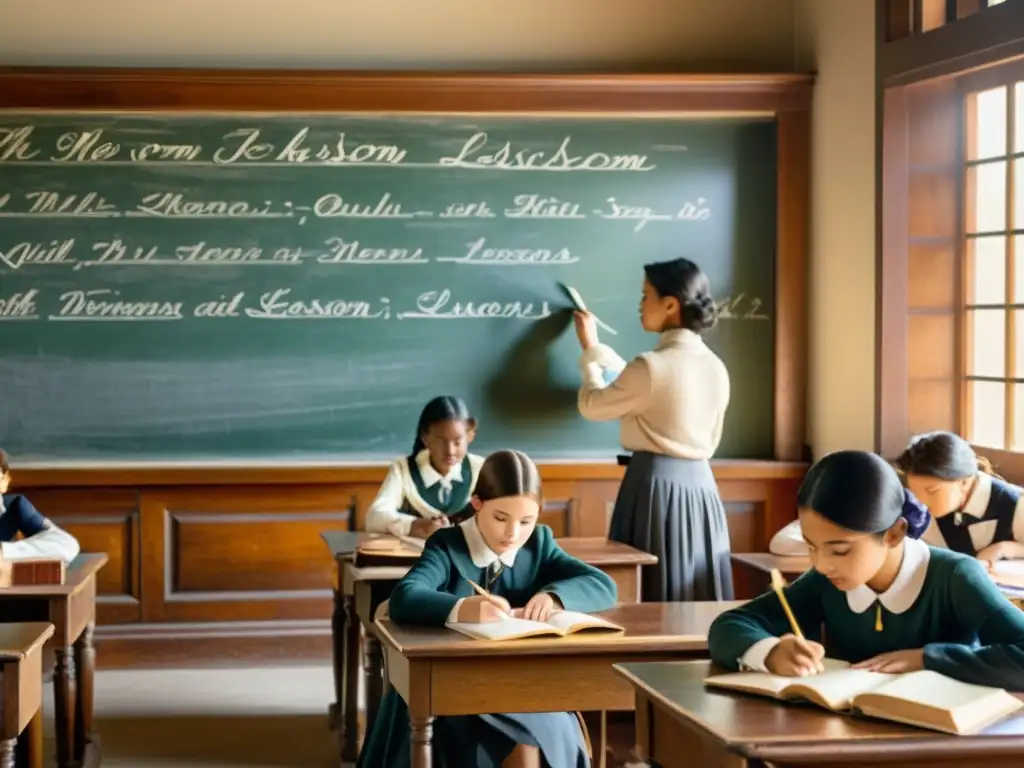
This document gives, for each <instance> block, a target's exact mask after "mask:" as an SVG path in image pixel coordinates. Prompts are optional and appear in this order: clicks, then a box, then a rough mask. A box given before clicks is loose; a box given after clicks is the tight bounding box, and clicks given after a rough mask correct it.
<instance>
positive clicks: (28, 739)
mask: <svg viewBox="0 0 1024 768" xmlns="http://www.w3.org/2000/svg"><path fill="white" fill-rule="evenodd" d="M18 746H19V751H20V752H21V753H22V754H23V755H24V756H23V757H19V760H21V761H22V762H21V765H24V766H26V768H43V710H42V708H40V709H39V711H38V712H36V713H35V714H34V715H32V719H31V720H29V721H28V725H26V726H25V730H24V731H22V733H21V737H20V738H19V739H18Z"/></svg>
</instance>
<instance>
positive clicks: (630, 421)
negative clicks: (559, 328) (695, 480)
mask: <svg viewBox="0 0 1024 768" xmlns="http://www.w3.org/2000/svg"><path fill="white" fill-rule="evenodd" d="M580 368H581V370H582V373H583V385H582V386H581V387H580V392H579V410H580V413H581V414H582V415H583V416H584V418H587V419H590V420H591V421H610V420H612V419H619V420H620V421H621V429H620V435H621V442H622V447H623V448H625V449H627V450H630V451H651V452H652V453H660V454H663V455H665V456H675V457H678V458H684V459H709V458H711V456H712V455H713V454H714V452H715V449H716V448H718V443H719V442H720V441H721V439H722V425H723V423H724V421H725V410H726V408H727V407H728V405H729V372H728V371H727V370H726V369H725V365H724V364H723V363H722V361H721V360H720V359H719V358H718V356H717V355H716V354H715V353H714V352H712V351H711V350H710V349H709V348H708V347H707V345H706V344H705V343H704V341H703V340H702V339H701V337H700V335H699V334H696V333H694V332H693V331H687V330H682V329H678V330H672V331H666V332H665V333H662V334H661V336H660V338H659V339H658V344H657V346H656V347H655V348H654V350H653V351H651V352H647V353H645V354H642V355H640V356H639V357H637V358H636V359H635V360H633V361H632V362H631V363H629V364H628V365H626V362H625V361H624V360H623V359H622V358H621V357H619V356H618V355H617V354H615V352H614V351H613V350H612V349H611V348H610V347H608V346H607V345H605V344H598V345H597V346H596V347H592V348H590V349H588V350H586V351H584V353H583V356H582V357H581V358H580ZM605 371H611V372H613V373H618V376H617V377H616V378H615V380H614V381H612V382H611V383H608V384H606V383H605V374H604V372H605Z"/></svg>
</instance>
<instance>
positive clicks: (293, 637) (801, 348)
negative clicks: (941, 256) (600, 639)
mask: <svg viewBox="0 0 1024 768" xmlns="http://www.w3.org/2000/svg"><path fill="white" fill-rule="evenodd" d="M812 83H813V76H810V75H803V74H773V75H535V74H523V75H505V74H462V73H428V72H404V73H402V72H376V73H374V72H335V71H287V72H284V71H257V70H249V71H238V70H159V69H132V70H126V69H80V68H79V69H52V68H45V69H32V68H24V69H19V68H15V69H4V68H0V109H44V110H68V109H82V110H147V111H148V110H155V111H160V112H176V111H190V112H206V111H213V112H219V113H223V112H232V111H255V112H371V113H376V112H387V113H392V112H395V113H436V112H454V113H483V114H486V113H501V114H505V113H516V114H529V115H543V114H565V113H576V114H611V113H614V114H623V115H629V114H634V115H639V114H643V115H647V116H655V115H657V114H665V115H679V114H682V113H692V114H694V115H709V114H721V115H737V114H751V115H753V114H758V115H771V116H773V117H774V118H775V119H776V121H777V126H778V147H777V149H778V156H779V163H778V166H779V172H778V184H777V192H778V195H777V200H778V206H777V230H778V238H777V242H776V243H775V249H774V250H775V254H776V263H775V278H776V279H775V283H776V295H775V350H774V352H775V359H774V373H773V377H772V380H771V381H770V382H769V383H768V386H771V387H772V389H773V393H774V410H773V417H774V451H773V454H772V456H773V458H775V459H777V460H778V461H720V462H714V463H713V466H714V471H715V475H716V477H717V478H718V482H719V487H720V489H721V493H722V496H723V497H724V499H725V501H726V505H727V508H728V512H729V529H730V532H731V535H732V541H733V548H734V550H735V551H744V550H745V551H758V550H762V551H763V550H765V549H767V545H768V541H769V539H770V538H771V535H772V534H773V533H774V532H775V530H777V529H778V528H780V527H782V525H784V524H785V523H787V522H789V521H790V520H792V519H793V518H794V517H795V515H796V508H795V502H796V489H797V487H798V485H799V483H800V479H801V478H802V476H803V474H804V472H805V470H806V466H805V465H804V464H801V463H795V462H801V461H802V460H804V459H805V458H806V457H807V456H808V455H809V449H808V447H807V446H806V444H805V437H806V427H805V425H806V412H807V407H806V400H807V398H806V384H807V374H806V358H807V317H806V314H807V313H806V295H805V294H806V290H805V286H806V263H807V221H808V208H809V178H810V168H809V163H810V146H809V144H810V138H809V136H810V102H811V87H812ZM541 473H542V475H543V478H544V482H545V489H546V496H547V504H546V507H545V512H544V522H546V523H547V524H549V525H551V526H552V528H554V529H555V533H556V534H557V535H560V536H602V535H604V534H605V533H606V531H607V529H608V518H609V515H610V512H611V505H612V503H613V502H614V499H615V495H616V492H617V490H618V486H619V482H620V480H621V477H622V469H621V468H619V467H617V466H615V465H614V464H548V465H541ZM384 474H385V468H384V467H382V466H377V467H365V466H363V467H355V466H352V467H338V468H321V469H313V468H307V469H289V468H269V469H268V468H260V469H254V468H245V467H239V468H233V469H232V468H206V469H198V468H191V469H190V468H154V469H130V470H128V469H93V468H83V469H24V470H19V471H17V472H16V473H15V477H14V482H15V484H16V486H17V488H18V489H19V490H21V491H23V492H25V493H27V494H29V495H30V496H31V498H32V500H33V501H34V503H35V504H36V505H37V506H38V507H39V508H40V509H41V510H43V512H44V513H45V514H47V515H48V516H50V517H51V518H52V519H54V520H55V521H56V522H58V523H59V524H60V525H62V526H65V527H66V528H67V529H68V530H70V531H71V532H72V533H73V534H74V535H76V536H77V537H78V538H79V540H80V541H81V542H82V545H83V548H84V549H85V550H93V551H104V552H107V553H109V555H110V564H109V566H108V567H107V568H106V569H105V570H104V571H103V574H102V577H101V581H100V585H99V586H100V594H101V603H100V609H99V624H100V627H99V629H98V631H97V642H98V643H99V644H100V646H101V653H100V655H99V658H100V663H101V664H104V665H107V666H125V665H134V664H146V665H154V664H158V663H161V662H167V663H180V662H181V661H186V662H188V663H192V664H194V663H197V662H199V661H205V660H213V659H232V660H243V659H256V658H260V659H267V658H295V657H303V656H307V657H308V656H309V655H311V654H327V653H328V649H329V645H328V641H329V624H328V621H327V618H328V616H329V615H330V611H331V593H330V590H331V586H332V580H333V579H334V577H335V574H334V569H333V562H332V560H331V558H330V557H329V555H328V552H327V549H326V546H325V545H324V544H323V543H322V541H321V540H320V532H321V531H323V530H326V529H330V528H342V529H347V528H350V527H351V528H352V529H359V528H360V527H361V525H362V521H363V518H364V516H365V513H366V508H367V506H368V504H369V502H370V500H371V499H372V498H373V496H374V494H375V493H376V490H377V488H378V486H379V484H380V483H381V481H382V480H383V478H384Z"/></svg>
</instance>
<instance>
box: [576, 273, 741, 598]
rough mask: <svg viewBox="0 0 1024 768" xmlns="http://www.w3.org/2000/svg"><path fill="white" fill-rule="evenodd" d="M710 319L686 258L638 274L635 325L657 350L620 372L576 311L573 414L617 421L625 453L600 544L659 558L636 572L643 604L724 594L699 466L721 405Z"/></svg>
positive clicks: (718, 535)
mask: <svg viewBox="0 0 1024 768" xmlns="http://www.w3.org/2000/svg"><path fill="white" fill-rule="evenodd" d="M717 318H718V308H717V306H716V304H715V300H714V298H713V297H712V295H711V288H710V286H709V285H708V279H707V276H706V275H705V274H704V273H703V272H702V271H701V269H700V267H698V266H697V265H696V264H694V263H693V262H692V261H689V260H688V259H674V260H672V261H662V262H657V263H654V264H648V265H647V266H645V267H644V282H643V298H642V299H641V300H640V322H641V324H642V325H643V328H644V330H645V331H649V332H651V333H657V334H658V343H657V344H656V345H655V347H654V349H653V350H652V351H651V352H646V353H644V354H642V355H640V356H639V357H637V358H636V359H634V360H633V361H632V362H630V363H629V364H628V365H627V364H626V362H625V361H624V360H623V359H622V358H621V357H619V356H618V355H617V354H615V352H614V351H613V350H612V349H611V348H610V347H608V346H607V345H605V344H601V343H600V341H599V340H598V332H597V323H596V322H595V320H594V317H593V315H591V314H590V313H588V312H577V313H576V334H577V335H578V336H579V340H580V346H582V347H583V355H582V357H581V358H580V368H581V370H582V374H583V384H582V386H581V387H580V392H579V409H580V413H581V414H582V415H583V416H584V417H585V418H587V419H591V420H594V421H610V420H612V419H618V420H619V422H620V434H621V442H622V447H623V448H625V449H627V450H630V451H632V452H633V457H632V459H631V460H630V462H629V466H628V468H627V469H626V475H625V477H624V478H623V481H622V486H621V487H620V488H619V495H618V498H617V499H616V502H615V511H614V513H613V514H612V521H611V528H610V530H609V533H608V538H609V539H612V540H614V541H621V542H623V543H626V544H630V545H631V546H634V547H638V548H639V549H642V550H645V551H647V552H650V553H651V554H654V555H656V556H657V557H658V565H657V566H655V567H650V568H645V569H644V572H643V599H644V600H645V601H655V602H669V601H678V600H730V599H732V596H733V588H732V570H731V565H730V560H729V531H728V528H727V526H726V518H725V507H724V506H723V504H722V499H721V497H720V496H719V494H718V486H717V484H716V483H715V477H714V475H713V474H712V472H711V466H710V465H709V464H708V459H710V458H711V456H712V455H713V454H714V452H715V449H716V448H718V443H719V441H720V440H721V437H722V425H723V423H724V420H725V411H726V408H727V406H728V405H729V373H728V371H727V370H726V368H725V365H724V364H723V363H722V361H721V360H720V359H719V358H718V356H717V355H716V354H715V353H714V352H712V351H711V350H710V349H709V348H708V347H707V345H705V344H704V341H703V339H702V338H701V333H702V332H703V331H706V330H708V329H709V328H711V327H713V326H714V324H715V321H716V320H717ZM612 377H614V378H612ZM609 379H611V380H610V381H609Z"/></svg>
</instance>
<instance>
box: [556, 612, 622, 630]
mask: <svg viewBox="0 0 1024 768" xmlns="http://www.w3.org/2000/svg"><path fill="white" fill-rule="evenodd" d="M548 624H550V625H551V626H553V627H558V628H559V629H561V630H564V631H566V632H568V631H569V630H570V629H571V628H572V626H573V625H574V624H580V625H584V624H585V625H587V626H590V627H604V628H606V629H618V628H619V627H618V626H617V625H615V624H612V623H611V622H609V621H605V620H604V619H601V618H598V617H597V616H591V615H589V614H586V613H579V612H578V611H555V612H554V613H552V614H551V615H550V616H549V617H548Z"/></svg>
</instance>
